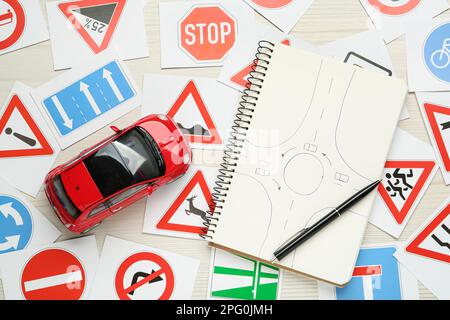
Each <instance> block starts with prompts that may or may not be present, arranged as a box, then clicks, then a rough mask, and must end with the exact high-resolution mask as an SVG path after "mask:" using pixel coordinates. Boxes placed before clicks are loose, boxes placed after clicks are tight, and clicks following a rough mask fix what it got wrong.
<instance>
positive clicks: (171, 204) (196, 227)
mask: <svg viewBox="0 0 450 320" xmlns="http://www.w3.org/2000/svg"><path fill="white" fill-rule="evenodd" d="M217 175H218V168H217V167H206V166H196V165H191V167H190V168H189V169H188V171H187V172H186V174H185V175H184V176H183V177H181V178H180V179H178V180H176V181H174V182H173V183H171V184H168V185H166V186H164V187H162V188H160V189H159V190H157V191H156V192H155V193H153V194H152V195H151V197H148V199H147V206H146V209H145V218H144V230H143V232H145V233H150V234H159V235H165V236H173V237H181V238H188V239H203V238H202V235H205V234H206V232H207V230H208V226H209V225H210V223H211V221H212V220H211V218H212V217H213V216H214V214H212V213H211V212H212V211H214V210H213V209H214V203H213V202H212V192H213V188H214V187H215V184H214V183H215V181H216V180H217V179H216V177H217Z"/></svg>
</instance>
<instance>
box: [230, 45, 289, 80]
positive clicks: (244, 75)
mask: <svg viewBox="0 0 450 320" xmlns="http://www.w3.org/2000/svg"><path fill="white" fill-rule="evenodd" d="M281 43H282V44H284V45H287V46H291V40H289V39H285V40H283V41H281ZM252 68H253V62H252V63H250V64H249V65H248V66H246V67H245V68H244V69H242V70H241V71H239V72H238V73H236V74H235V75H234V76H232V77H231V78H230V80H231V82H234V83H236V84H237V85H239V86H241V87H242V88H246V87H247V83H248V81H247V78H248V76H249V75H250V72H252V70H253V69H252Z"/></svg>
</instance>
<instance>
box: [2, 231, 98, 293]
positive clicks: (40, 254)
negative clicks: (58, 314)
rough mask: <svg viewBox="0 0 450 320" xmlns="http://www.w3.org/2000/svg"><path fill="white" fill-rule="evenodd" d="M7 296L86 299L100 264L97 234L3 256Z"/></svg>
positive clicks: (4, 288) (3, 280) (3, 272)
mask: <svg viewBox="0 0 450 320" xmlns="http://www.w3.org/2000/svg"><path fill="white" fill-rule="evenodd" d="M0 265H1V266H2V275H3V279H2V282H3V290H4V293H5V298H6V299H7V300H85V299H87V297H88V295H89V291H90V290H91V287H92V283H93V279H94V275H95V271H96V268H97V265H98V252H97V241H96V240H95V236H90V237H84V238H78V239H75V240H68V241H63V242H57V243H54V244H52V245H49V246H45V247H40V248H35V249H27V250H24V251H21V252H20V253H10V254H8V255H5V256H0Z"/></svg>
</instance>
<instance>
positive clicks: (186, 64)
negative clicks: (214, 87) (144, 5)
mask: <svg viewBox="0 0 450 320" xmlns="http://www.w3.org/2000/svg"><path fill="white" fill-rule="evenodd" d="M159 17H160V32H161V35H160V36H161V68H163V69H164V68H190V67H213V66H222V65H223V61H224V59H225V58H226V57H227V55H228V54H229V52H230V50H231V48H233V46H234V45H235V44H236V43H237V42H241V41H246V40H247V39H249V37H251V33H252V30H253V24H254V13H253V10H252V9H251V8H249V7H248V6H246V5H245V3H243V2H242V1H240V0H216V1H212V0H203V1H182V2H161V3H160V4H159Z"/></svg>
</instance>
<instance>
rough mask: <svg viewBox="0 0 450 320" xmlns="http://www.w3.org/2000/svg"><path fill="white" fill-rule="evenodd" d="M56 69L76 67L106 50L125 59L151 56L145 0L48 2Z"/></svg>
mask: <svg viewBox="0 0 450 320" xmlns="http://www.w3.org/2000/svg"><path fill="white" fill-rule="evenodd" d="M47 15H48V22H49V28H50V35H51V38H52V51H53V61H54V68H55V70H60V69H68V68H72V67H73V66H75V65H78V64H80V63H81V62H83V60H85V59H87V58H89V57H91V56H92V55H96V54H98V53H100V52H102V51H104V50H106V49H109V48H111V49H113V50H116V51H117V53H118V55H119V58H121V59H122V60H129V59H138V58H144V57H148V56H149V51H148V45H147V36H146V32H145V23H144V14H143V10H142V2H141V1H132V0H72V1H62V2H61V1H55V2H48V3H47Z"/></svg>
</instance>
